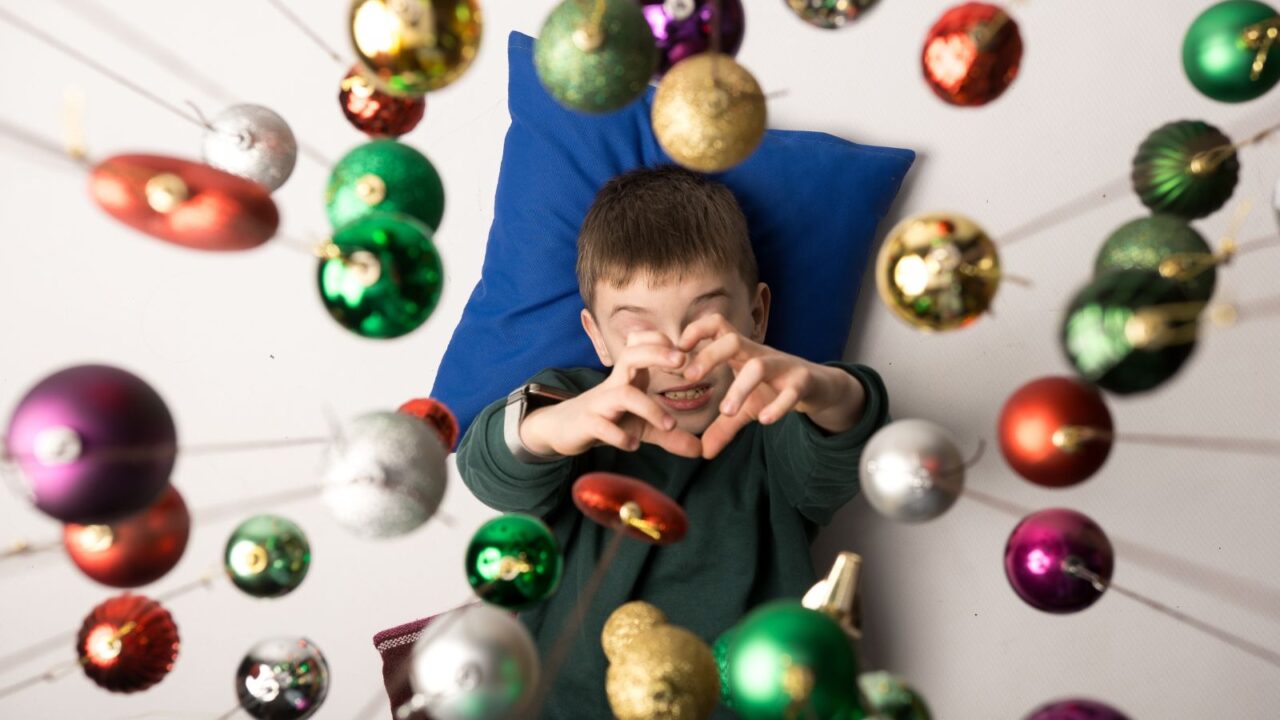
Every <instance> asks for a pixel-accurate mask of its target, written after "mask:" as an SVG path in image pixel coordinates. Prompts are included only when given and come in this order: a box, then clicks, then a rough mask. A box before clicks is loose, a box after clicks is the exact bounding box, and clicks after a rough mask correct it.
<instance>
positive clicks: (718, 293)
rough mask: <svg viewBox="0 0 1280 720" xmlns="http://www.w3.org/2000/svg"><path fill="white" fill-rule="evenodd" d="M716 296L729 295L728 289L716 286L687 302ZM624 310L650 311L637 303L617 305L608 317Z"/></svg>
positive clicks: (698, 301)
mask: <svg viewBox="0 0 1280 720" xmlns="http://www.w3.org/2000/svg"><path fill="white" fill-rule="evenodd" d="M718 297H729V291H728V290H725V289H724V288H722V287H718V288H716V289H715V290H712V291H710V292H705V293H702V294H701V295H699V296H698V297H696V298H694V299H693V302H692V303H689V304H690V305H697V304H698V303H704V302H707V301H708V300H714V299H716V298H718ZM624 310H626V311H629V312H633V313H637V314H640V315H647V314H649V312H650V311H649V309H648V308H643V307H640V306H638V305H619V306H617V307H615V308H614V309H613V311H612V312H610V313H609V317H613V316H614V315H617V314H618V313H620V312H622V311H624Z"/></svg>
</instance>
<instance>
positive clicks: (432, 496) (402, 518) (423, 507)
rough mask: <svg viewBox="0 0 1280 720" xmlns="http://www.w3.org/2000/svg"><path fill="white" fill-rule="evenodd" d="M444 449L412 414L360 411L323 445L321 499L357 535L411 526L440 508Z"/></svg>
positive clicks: (386, 533) (377, 535)
mask: <svg viewBox="0 0 1280 720" xmlns="http://www.w3.org/2000/svg"><path fill="white" fill-rule="evenodd" d="M447 455H448V450H447V449H446V448H445V447H444V444H443V443H442V442H440V438H439V436H438V434H437V433H436V432H435V431H434V430H432V428H431V427H430V426H428V425H427V424H425V423H423V422H422V421H421V420H419V419H417V418H415V417H413V416H410V415H405V414H403V413H393V412H375V413H369V414H368V415H363V416H361V417H359V418H356V420H355V421H353V422H351V423H350V424H349V425H347V426H346V427H344V428H342V431H341V432H340V434H339V437H338V439H337V440H336V441H335V442H334V443H333V444H332V445H330V446H329V450H328V454H327V456H326V459H325V468H324V481H323V484H324V502H325V505H327V506H328V508H329V511H330V512H331V513H332V514H333V517H334V518H335V519H336V520H337V521H338V522H339V523H340V524H341V525H342V526H343V527H345V528H347V529H348V530H350V531H351V532H353V533H355V534H357V535H360V536H363V537H370V538H385V537H395V536H397V535H403V534H405V533H408V532H411V531H413V530H416V529H417V528H418V527H420V526H421V525H422V524H423V523H425V522H426V521H428V520H430V519H431V517H432V516H433V515H435V513H436V510H438V509H439V508H440V501H441V500H442V499H443V498H444V491H445V485H446V481H447V479H448V469H447V466H446V464H445V457H446V456H447Z"/></svg>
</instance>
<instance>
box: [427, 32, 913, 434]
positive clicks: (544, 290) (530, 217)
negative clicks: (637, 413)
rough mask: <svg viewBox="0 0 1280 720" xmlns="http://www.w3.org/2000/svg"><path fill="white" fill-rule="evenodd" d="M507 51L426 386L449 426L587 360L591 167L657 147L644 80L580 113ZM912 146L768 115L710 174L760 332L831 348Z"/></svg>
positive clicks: (840, 335) (620, 167) (790, 346)
mask: <svg viewBox="0 0 1280 720" xmlns="http://www.w3.org/2000/svg"><path fill="white" fill-rule="evenodd" d="M507 56H508V62H509V64H510V70H509V77H508V90H507V93H508V96H507V102H508V105H509V107H510V111H511V128H510V129H509V130H508V131H507V139H506V144H505V146H504V148H503V155H502V169H501V171H500V172H499V174H498V190H497V197H496V199H495V201H494V203H495V213H494V220H493V227H492V228H491V229H490V231H489V245H488V248H487V249H486V251H485V258H484V266H483V268H482V270H481V274H480V282H479V283H477V284H476V288H475V290H474V291H473V292H472V293H471V299H470V300H469V301H468V302H467V306H466V308H465V310H464V311H463V313H462V319H461V321H460V322H459V323H458V327H457V329H455V330H454V333H453V338H452V339H451V340H450V341H449V347H448V349H446V351H445V354H444V359H443V360H442V361H441V363H440V371H439V373H438V374H437V375H436V382H435V387H434V388H432V391H431V395H432V396H433V397H435V398H437V399H439V400H441V401H443V402H444V403H445V404H446V405H448V406H449V407H450V408H451V409H452V410H453V412H454V414H456V415H457V417H458V422H459V424H460V426H461V430H462V432H464V433H465V432H466V429H467V427H468V426H469V425H470V424H471V421H472V420H473V419H474V418H475V416H476V414H477V413H479V412H480V410H482V409H484V407H485V406H486V405H488V404H489V403H491V402H493V401H494V400H497V399H498V398H500V397H502V396H504V395H506V394H507V393H508V392H510V391H511V390H512V389H513V388H515V387H516V386H518V385H519V384H520V383H522V382H524V381H526V380H528V379H529V377H530V376H532V375H534V374H535V373H537V372H538V371H539V370H542V369H544V368H548V367H599V366H600V362H599V360H598V359H597V358H596V354H595V352H594V351H593V350H592V348H591V343H590V341H589V340H588V339H587V336H586V333H584V332H583V331H582V326H581V324H580V323H579V319H578V314H579V311H581V309H582V300H581V298H580V297H579V296H578V281H577V277H576V275H575V274H574V263H575V261H576V259H577V241H578V228H579V226H580V225H581V224H582V219H583V217H585V216H586V213H587V209H588V208H589V207H590V206H591V201H592V200H593V199H594V198H595V194H596V191H597V190H599V189H600V187H601V186H602V185H604V183H605V182H606V181H607V180H609V179H610V178H612V177H613V176H615V175H618V174H619V173H622V172H625V171H627V170H631V169H633V168H637V167H646V166H653V165H660V164H663V163H669V162H671V160H670V158H668V157H667V155H666V154H665V153H664V152H663V151H662V148H661V147H659V145H658V141H657V140H656V139H655V138H654V136H653V130H652V129H651V127H650V125H649V109H650V106H651V103H652V101H653V89H652V88H650V89H649V90H648V91H647V92H646V93H645V96H644V97H643V98H642V99H640V100H638V101H636V102H634V103H631V104H630V105H628V106H627V107H625V108H622V109H621V110H618V111H616V112H613V113H609V114H607V115H586V114H582V113H578V112H574V111H572V110H568V109H565V108H563V107H561V106H560V105H559V104H558V103H557V102H556V101H555V100H554V99H553V98H552V97H551V96H550V95H549V94H547V92H546V91H545V90H544V89H543V87H542V85H541V83H540V82H539V81H538V76H537V74H536V73H535V71H534V67H533V38H530V37H529V36H527V35H523V34H521V33H518V32H513V33H511V37H510V41H509V43H508V49H507ZM914 160H915V153H914V152H913V151H911V150H900V149H896V148H882V147H871V146H867V145H858V144H856V143H851V142H848V141H847V140H842V139H840V138H837V137H834V136H832V135H827V134H825V133H815V132H797V131H792V130H770V131H768V133H767V134H766V135H765V138H764V140H763V142H762V143H761V144H760V147H759V149H758V150H756V152H755V154H753V155H752V156H751V157H750V158H749V159H748V160H747V161H746V162H744V163H742V164H741V165H739V166H738V167H735V168H733V169H731V170H729V171H728V172H725V173H722V174H719V175H716V176H714V177H715V178H716V179H717V180H719V181H720V182H723V183H724V184H725V185H727V186H728V187H729V188H730V189H731V190H732V191H733V192H734V194H735V195H736V196H737V198H738V202H739V204H741V206H742V210H743V212H744V213H745V214H746V217H747V222H748V225H749V227H750V230H751V242H752V245H753V246H754V247H755V251H756V259H757V261H758V263H759V265H760V279H761V280H763V281H764V282H766V283H768V284H769V287H770V288H771V289H772V291H773V307H772V310H771V311H770V319H769V334H768V337H767V338H766V340H767V342H768V343H769V344H770V345H772V346H773V347H776V348H778V349H780V350H783V351H785V352H789V353H792V354H794V355H799V356H801V357H804V358H808V359H809V360H812V361H815V362H825V361H828V360H837V359H840V357H841V356H842V354H843V352H844V347H845V343H846V340H847V339H848V335H849V329H850V325H851V324H852V322H853V306H854V302H855V301H856V300H857V297H858V286H859V284H860V282H861V279H862V275H863V270H864V268H865V267H866V263H867V259H868V257H869V255H870V251H871V246H872V242H873V241H874V237H875V232H876V226H877V225H878V224H879V223H880V220H881V219H882V218H883V217H884V215H885V213H886V212H887V211H888V209H889V206H890V205H891V204H892V203H893V199H894V197H895V196H896V195H897V194H898V188H899V186H900V185H901V184H902V180H903V178H904V177H905V176H906V174H907V170H908V169H910V167H911V163H912V162H913V161H914Z"/></svg>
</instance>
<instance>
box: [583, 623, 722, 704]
mask: <svg viewBox="0 0 1280 720" xmlns="http://www.w3.org/2000/svg"><path fill="white" fill-rule="evenodd" d="M605 694H606V695H607V696H608V699H609V707H610V708H611V709H612V710H613V714H614V716H615V717H616V718H617V719H618V720H703V719H705V718H708V717H710V716H711V713H712V712H713V711H714V710H715V709H716V705H717V704H718V702H719V700H720V676H719V674H718V673H717V671H716V661H715V659H714V658H713V657H712V656H711V649H710V648H708V647H707V644H706V643H704V642H702V640H700V639H698V636H696V635H694V634H693V633H691V632H689V631H688V630H685V629H684V628H679V627H675V626H674V625H659V626H657V627H654V628H651V629H649V630H647V631H645V632H642V633H640V634H639V635H637V636H636V637H634V638H633V639H632V640H631V642H630V643H628V645H627V646H626V648H625V649H624V650H623V651H622V652H621V653H620V654H619V657H617V658H615V659H614V660H613V661H612V662H611V663H610V665H609V669H608V671H607V673H606V674H605Z"/></svg>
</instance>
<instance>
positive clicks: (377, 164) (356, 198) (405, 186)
mask: <svg viewBox="0 0 1280 720" xmlns="http://www.w3.org/2000/svg"><path fill="white" fill-rule="evenodd" d="M324 205H325V210H326V211H327V212H328V213H329V222H330V223H331V224H332V225H333V227H334V228H335V229H337V228H341V227H344V226H346V225H348V224H350V223H351V222H353V221H355V220H356V219H358V218H361V217H364V216H365V215H368V214H369V213H372V212H395V213H403V214H405V215H409V216H410V217H414V218H417V219H418V220H419V221H420V222H422V223H423V224H425V225H426V226H427V227H428V228H430V229H431V230H432V231H433V232H434V231H435V230H436V229H437V228H439V227H440V219H441V218H442V217H444V185H443V184H442V183H441V182H440V175H439V174H438V173H437V172H436V169H435V167H434V166H433V165H432V164H431V161H430V160H428V159H427V157H426V156H425V155H423V154H422V153H420V152H418V151H417V150H414V149H413V148H411V147H409V146H408V145H405V144H404V143H401V142H397V141H395V140H386V139H384V140H374V141H373V142H367V143H365V144H363V145H360V146H359V147H357V148H356V149H354V150H352V151H351V152H349V153H347V154H346V155H345V156H343V158H342V159H341V160H339V161H338V164H337V165H334V166H333V172H331V173H330V174H329V185H328V187H326V188H325V193H324Z"/></svg>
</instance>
